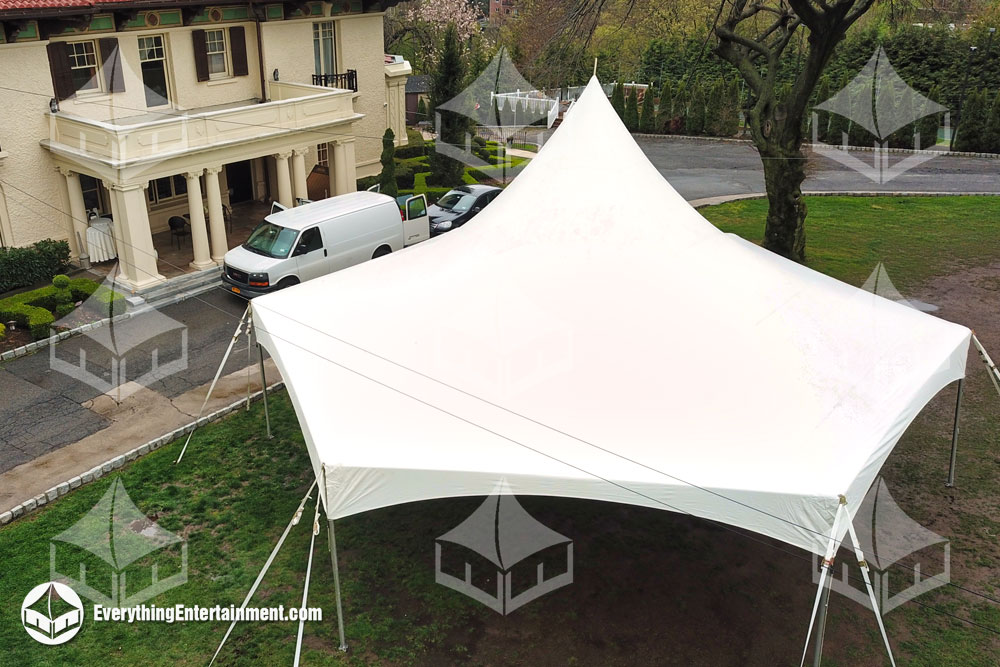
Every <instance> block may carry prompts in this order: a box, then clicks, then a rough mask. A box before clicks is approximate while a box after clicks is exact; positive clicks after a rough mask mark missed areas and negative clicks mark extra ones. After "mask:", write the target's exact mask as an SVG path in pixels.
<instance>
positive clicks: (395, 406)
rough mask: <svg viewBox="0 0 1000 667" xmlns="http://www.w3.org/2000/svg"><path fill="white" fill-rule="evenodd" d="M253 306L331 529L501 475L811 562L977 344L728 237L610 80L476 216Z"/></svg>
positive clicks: (516, 485) (510, 484) (518, 489)
mask: <svg viewBox="0 0 1000 667" xmlns="http://www.w3.org/2000/svg"><path fill="white" fill-rule="evenodd" d="M252 314H253V321H254V326H255V330H256V333H257V335H258V338H259V341H260V342H261V344H263V345H264V346H265V347H266V348H267V350H268V352H270V354H271V356H272V357H273V358H274V360H275V362H276V363H277V365H278V368H279V369H280V371H281V374H282V377H283V378H284V380H285V382H286V385H287V387H288V391H289V394H290V396H291V399H292V402H293V404H294V406H295V410H296V413H297V415H298V418H299V423H300V424H301V426H302V429H303V432H304V435H305V440H306V444H307V446H308V449H309V454H310V457H311V460H312V464H313V467H314V469H315V472H316V475H317V478H318V479H319V481H320V488H321V493H322V499H323V503H324V506H325V509H326V511H327V514H328V516H330V517H331V518H340V517H344V516H349V515H351V514H355V513H358V512H363V511H366V510H371V509H376V508H380V507H386V506H389V505H394V504H398V503H404V502H410V501H417V500H424V499H431V498H446V497H455V496H465V495H487V494H490V493H491V492H492V491H493V489H494V488H495V487H496V485H497V484H498V483H500V482H501V481H505V483H506V485H507V487H506V488H509V489H510V491H511V492H512V493H516V494H526V495H529V494H535V495H552V496H567V497H579V498H589V499H596V500H605V501H613V502H621V503H631V504H636V505H644V506H649V507H654V508H659V509H668V510H673V511H679V512H685V513H690V514H693V515H696V516H699V517H703V518H707V519H712V520H716V521H721V522H724V523H727V524H731V525H734V526H740V527H743V528H746V529H748V530H752V531H755V532H758V533H761V534H764V535H768V536H770V537H773V538H776V539H778V540H781V541H784V542H787V543H789V544H793V545H796V546H799V547H802V548H804V549H807V550H810V551H812V552H814V553H818V554H822V553H823V552H824V550H825V547H826V542H827V540H828V539H829V535H830V533H831V531H832V527H833V521H834V516H835V514H836V512H837V506H838V496H839V495H840V494H844V495H845V496H846V497H847V500H848V509H849V512H851V513H852V515H853V513H854V512H856V511H857V510H858V506H859V505H860V503H861V500H862V498H863V497H864V495H865V493H866V491H867V490H868V488H869V486H870V485H871V484H872V482H873V481H874V479H875V477H876V474H877V473H878V470H879V468H880V467H881V466H882V464H883V463H884V461H885V459H886V457H887V456H888V455H889V453H890V452H891V451H892V448H893V446H894V445H895V444H896V442H897V441H898V439H899V438H900V436H901V435H902V433H903V431H904V430H905V429H906V427H907V426H908V425H909V424H910V422H911V421H912V420H913V418H914V417H915V416H916V414H917V413H918V412H919V411H920V409H921V408H922V407H923V406H924V404H925V403H926V402H927V401H928V400H930V398H931V397H932V396H934V394H936V393H937V392H938V391H939V390H940V389H941V388H942V387H944V386H945V385H946V384H948V383H949V382H952V381H953V380H956V379H959V378H961V377H963V375H964V373H965V359H966V353H967V350H968V344H969V338H970V333H971V332H970V331H969V330H968V329H967V328H965V327H962V326H959V325H956V324H952V323H950V322H946V321H944V320H941V319H938V318H936V317H933V316H930V315H927V314H924V313H921V312H919V311H916V310H913V309H911V308H907V307H906V306H903V305H900V304H897V303H893V302H891V301H889V300H887V299H883V298H882V297H879V296H876V295H874V294H871V293H869V292H865V291H863V290H860V289H857V288H855V287H852V286H850V285H846V284H844V283H842V282H839V281H837V280H834V279H832V278H829V277H827V276H824V275H822V274H819V273H817V272H815V271H812V270H810V269H808V268H805V267H803V266H800V265H798V264H795V263H794V262H790V261H787V260H785V259H782V258H780V257H778V256H776V255H774V254H772V253H769V252H767V251H765V250H763V249H761V248H759V247H757V246H756V245H754V244H752V243H749V242H747V241H744V240H742V239H740V238H738V237H736V236H733V235H729V234H723V233H722V232H720V231H718V230H717V229H716V228H715V227H714V226H712V225H711V224H710V223H709V222H707V221H706V220H705V219H704V218H703V217H702V216H701V215H700V214H699V213H698V212H697V211H695V210H694V209H693V208H691V206H690V205H688V204H687V202H685V201H684V200H683V198H682V197H681V196H680V195H678V194H677V192H676V191H674V189H673V188H672V187H671V186H670V184H669V183H667V182H666V181H665V180H664V179H663V177H662V176H661V175H660V174H659V172H657V170H656V169H655V168H654V167H653V166H652V165H651V164H650V163H649V162H648V160H647V159H646V157H645V156H644V155H643V153H642V152H641V150H640V149H639V147H638V146H637V145H636V144H635V142H634V141H633V140H632V138H631V136H630V135H629V134H628V132H627V130H626V129H625V127H624V126H623V125H622V123H621V122H620V120H619V119H618V117H617V115H616V114H615V112H614V110H613V109H612V108H611V105H610V104H609V102H608V100H607V98H606V97H605V95H604V93H603V91H602V90H601V88H600V85H599V83H598V82H597V80H596V79H593V80H592V81H591V83H590V85H589V86H588V88H587V90H586V91H585V92H584V94H583V95H582V96H581V97H580V99H579V100H578V101H577V103H576V105H575V106H574V108H573V109H572V110H571V112H570V113H569V114H568V115H567V117H566V119H565V121H564V122H563V124H562V125H561V126H560V127H559V129H558V131H556V132H555V133H554V135H553V136H552V138H551V139H550V140H549V141H548V142H547V143H546V145H545V147H544V148H543V149H542V150H541V151H540V153H539V155H538V157H537V158H536V159H535V160H533V161H532V162H531V164H530V165H529V166H528V167H527V168H526V169H525V170H524V171H523V172H522V174H521V175H520V176H519V177H518V178H517V179H516V180H515V181H514V182H513V184H511V185H510V186H509V187H508V188H507V189H506V190H505V191H504V192H503V193H502V194H501V195H500V196H499V197H497V199H496V200H495V201H494V202H493V203H491V204H490V206H489V207H488V208H487V209H485V210H484V211H483V212H481V213H480V214H479V215H478V216H477V217H476V218H475V220H473V221H472V222H471V223H469V224H468V225H465V226H463V227H462V228H460V229H458V230H455V231H453V232H450V233H448V234H445V235H443V236H440V237H437V238H434V239H432V240H430V241H427V242H425V243H421V244H419V245H417V246H414V247H411V248H409V249H406V250H404V251H402V252H398V253H393V254H392V255H389V256H387V257H384V258H381V259H379V260H378V261H372V262H366V263H364V264H361V265H359V266H356V267H353V268H351V269H347V270H344V271H340V272H337V273H334V274H331V275H328V276H325V277H323V278H319V279H316V280H311V281H309V282H306V283H303V284H301V285H298V286H296V287H293V288H290V289H287V290H283V291H281V292H278V293H275V294H271V295H267V296H263V297H260V298H258V299H256V300H255V301H254V302H253V306H252ZM841 528H842V531H841V535H838V536H837V537H838V539H839V538H840V537H842V536H843V531H844V530H846V525H845V524H843V523H842V524H841Z"/></svg>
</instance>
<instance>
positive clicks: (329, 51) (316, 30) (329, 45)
mask: <svg viewBox="0 0 1000 667" xmlns="http://www.w3.org/2000/svg"><path fill="white" fill-rule="evenodd" d="M313 57H314V59H315V65H316V74H336V73H337V69H336V65H337V57H336V55H335V54H334V51H333V21H323V22H322V23H313Z"/></svg>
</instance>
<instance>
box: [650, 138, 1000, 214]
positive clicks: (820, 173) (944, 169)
mask: <svg viewBox="0 0 1000 667" xmlns="http://www.w3.org/2000/svg"><path fill="white" fill-rule="evenodd" d="M637 141H638V142H639V146H640V147H641V148H642V150H643V152H644V153H645V154H646V157H648V158H649V160H650V161H651V162H652V163H653V164H654V165H656V168H657V169H658V170H659V171H660V173H661V174H663V176H664V178H666V179H667V180H668V181H670V183H671V184H672V185H673V186H674V188H675V189H676V190H677V191H678V192H679V193H680V194H681V196H683V197H684V198H685V199H687V200H689V201H690V200H694V199H706V198H709V197H718V196H721V195H735V194H750V193H759V192H763V191H764V170H763V167H762V166H761V161H760V156H759V155H758V154H757V151H756V150H755V149H754V148H753V146H752V145H751V144H749V143H736V142H728V141H712V140H707V139H658V138H645V137H639V138H637ZM852 155H854V156H856V157H858V158H859V159H861V160H865V161H867V162H869V163H870V162H871V160H872V155H873V154H872V153H870V152H856V153H852ZM901 157H905V155H903V154H891V155H890V163H893V162H895V160H897V159H899V158H901ZM806 174H807V176H806V181H805V183H804V184H803V189H804V190H811V191H821V192H850V191H884V192H904V191H905V192H996V193H997V194H1000V160H998V159H986V158H970V157H954V156H949V155H942V156H940V157H935V158H934V159H932V160H929V161H927V162H925V163H924V164H922V165H920V166H918V167H916V168H914V169H913V170H911V171H908V172H906V173H904V174H902V175H901V176H899V177H897V178H895V179H893V180H891V181H889V182H888V183H885V184H881V185H880V184H878V183H874V182H872V181H871V180H869V179H868V178H866V177H865V176H863V175H862V174H860V173H858V172H857V171H854V170H852V169H849V168H847V167H845V166H843V165H841V164H839V163H837V162H834V161H833V160H830V159H829V158H826V157H823V156H819V155H812V156H811V157H810V158H809V161H808V163H807V167H806Z"/></svg>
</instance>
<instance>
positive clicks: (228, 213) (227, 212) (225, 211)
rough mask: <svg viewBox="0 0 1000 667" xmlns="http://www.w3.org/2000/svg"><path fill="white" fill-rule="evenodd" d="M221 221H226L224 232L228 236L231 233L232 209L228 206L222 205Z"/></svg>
mask: <svg viewBox="0 0 1000 667" xmlns="http://www.w3.org/2000/svg"><path fill="white" fill-rule="evenodd" d="M222 219H223V220H225V221H226V231H228V232H229V233H230V234H232V233H233V209H231V208H230V207H229V204H223V205H222Z"/></svg>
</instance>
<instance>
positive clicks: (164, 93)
mask: <svg viewBox="0 0 1000 667" xmlns="http://www.w3.org/2000/svg"><path fill="white" fill-rule="evenodd" d="M139 64H140V67H141V68H142V83H143V86H144V87H145V91H146V106H147V107H161V106H164V105H167V104H170V93H169V86H168V85H167V54H166V48H165V47H164V44H163V35H147V36H145V37H140V38H139Z"/></svg>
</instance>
